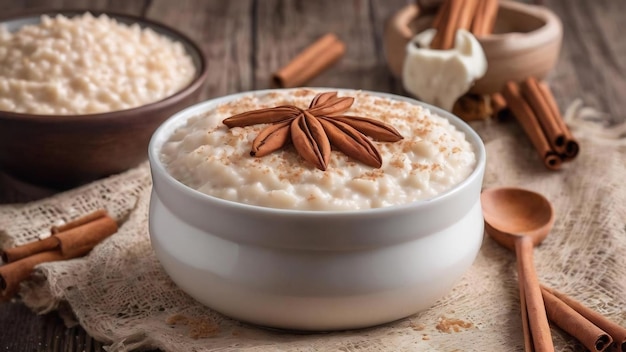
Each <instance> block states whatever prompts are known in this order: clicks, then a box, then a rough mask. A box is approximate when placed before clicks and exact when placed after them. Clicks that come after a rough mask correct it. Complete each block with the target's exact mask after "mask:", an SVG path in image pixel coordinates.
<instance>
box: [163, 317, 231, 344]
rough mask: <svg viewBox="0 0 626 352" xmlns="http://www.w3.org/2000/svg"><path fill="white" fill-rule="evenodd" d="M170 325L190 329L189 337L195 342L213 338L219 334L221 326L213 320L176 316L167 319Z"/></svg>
mask: <svg viewBox="0 0 626 352" xmlns="http://www.w3.org/2000/svg"><path fill="white" fill-rule="evenodd" d="M166 323H167V324H168V325H172V326H175V325H182V326H186V327H187V328H188V330H189V331H188V332H187V335H188V336H189V337H191V338H192V339H194V340H197V339H203V338H207V337H213V336H215V335H217V333H218V332H219V326H218V325H217V324H216V323H215V322H213V321H212V320H207V319H202V318H193V317H188V316H186V315H182V314H174V315H172V316H170V317H169V318H167V320H166Z"/></svg>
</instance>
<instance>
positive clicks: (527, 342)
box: [517, 260, 535, 352]
mask: <svg viewBox="0 0 626 352" xmlns="http://www.w3.org/2000/svg"><path fill="white" fill-rule="evenodd" d="M517 272H518V273H520V272H522V261H521V260H518V261H517ZM518 276H519V275H518ZM517 281H518V286H519V300H520V312H521V314H522V330H523V332H524V352H535V348H534V346H533V338H532V336H531V335H530V325H529V324H528V308H526V292H524V280H520V279H518V280H517Z"/></svg>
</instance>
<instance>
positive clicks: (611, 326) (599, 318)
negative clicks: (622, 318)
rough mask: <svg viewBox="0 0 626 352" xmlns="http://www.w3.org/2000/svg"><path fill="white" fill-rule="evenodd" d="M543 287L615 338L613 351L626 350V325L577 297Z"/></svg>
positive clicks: (612, 346) (621, 351)
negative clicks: (592, 307)
mask: <svg viewBox="0 0 626 352" xmlns="http://www.w3.org/2000/svg"><path fill="white" fill-rule="evenodd" d="M542 289H543V290H544V291H546V292H548V293H550V294H552V295H554V296H555V297H557V298H558V299H560V300H561V301H563V303H565V304H567V305H568V306H570V307H571V308H572V309H573V310H575V311H576V312H578V313H579V314H580V315H582V316H583V317H585V318H587V319H588V320H589V321H591V322H592V323H593V324H595V325H596V326H598V327H599V328H600V329H602V330H604V331H606V332H607V333H608V334H609V335H610V336H611V337H612V338H613V344H612V345H611V350H612V351H620V352H623V351H626V327H623V326H620V325H619V324H617V323H615V322H613V321H611V320H609V319H608V318H606V317H605V316H603V315H602V314H600V313H598V312H596V311H594V310H593V309H591V308H589V307H586V306H584V305H583V304H582V303H580V302H578V301H576V300H575V299H573V298H571V297H569V296H568V295H566V294H564V293H561V292H559V291H556V290H554V289H550V288H547V287H545V286H544V287H542Z"/></svg>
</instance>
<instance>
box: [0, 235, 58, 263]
mask: <svg viewBox="0 0 626 352" xmlns="http://www.w3.org/2000/svg"><path fill="white" fill-rule="evenodd" d="M58 247H59V239H58V238H56V237H55V236H50V237H48V238H45V239H43V240H41V241H35V242H30V243H27V244H25V245H22V246H18V247H13V248H5V249H4V250H2V252H1V253H0V256H1V257H2V261H4V262H5V263H12V262H14V261H16V260H20V259H22V258H26V257H28V256H31V255H33V254H37V253H40V252H44V251H50V250H54V249H57V248H58Z"/></svg>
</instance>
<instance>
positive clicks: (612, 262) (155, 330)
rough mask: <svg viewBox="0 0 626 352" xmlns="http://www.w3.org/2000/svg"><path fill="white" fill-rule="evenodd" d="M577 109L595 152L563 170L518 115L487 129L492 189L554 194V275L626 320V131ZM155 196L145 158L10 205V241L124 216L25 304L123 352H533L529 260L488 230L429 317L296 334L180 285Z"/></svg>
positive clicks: (549, 248) (28, 294) (29, 286)
mask: <svg viewBox="0 0 626 352" xmlns="http://www.w3.org/2000/svg"><path fill="white" fill-rule="evenodd" d="M574 109H575V110H576V111H573V112H572V111H570V112H569V116H577V118H578V119H577V120H575V121H570V124H571V126H572V128H573V130H574V133H575V134H576V135H577V137H578V138H579V141H580V143H581V154H580V155H579V156H578V158H577V159H576V160H574V161H573V162H570V163H568V164H566V165H565V169H564V170H562V171H560V172H552V171H548V170H546V169H545V168H544V167H543V165H542V163H541V162H540V161H539V159H538V157H537V155H536V153H535V151H534V150H533V149H532V147H531V145H530V143H529V142H528V140H527V138H526V136H524V135H523V134H522V133H521V132H520V129H519V128H518V127H517V126H516V125H515V124H514V123H496V122H493V121H487V122H476V123H474V124H473V127H474V128H475V129H476V131H477V132H478V133H479V134H480V135H481V137H482V138H483V140H484V142H485V145H486V148H487V155H488V162H487V169H486V174H485V181H484V185H485V187H489V186H500V185H508V186H519V187H525V188H529V189H533V190H535V191H538V192H541V193H543V194H544V195H546V196H547V198H548V199H550V200H551V201H552V202H553V203H554V206H555V209H556V224H555V227H554V229H553V231H552V233H551V235H550V236H549V237H548V238H547V239H546V241H545V242H544V243H543V244H542V245H541V246H540V247H538V248H537V249H536V250H535V264H536V267H537V272H538V274H539V277H540V280H541V281H542V282H543V283H545V284H547V285H548V286H550V287H554V288H556V289H558V290H560V291H562V292H564V293H567V294H569V295H571V296H573V297H574V298H576V299H578V300H580V301H583V302H584V303H585V304H586V305H588V306H590V307H592V308H594V309H596V310H597V311H599V312H601V313H602V314H605V315H606V316H608V317H609V318H611V319H612V320H614V321H616V322H618V323H620V324H622V325H624V324H626V311H625V310H624V307H626V296H625V295H624V294H623V293H624V292H626V256H625V255H624V253H626V234H625V231H626V228H625V225H626V187H624V185H623V178H624V175H626V139H624V137H625V136H624V135H619V134H617V133H615V132H613V133H610V132H607V131H608V130H606V129H602V128H599V127H597V125H596V124H594V123H591V122H589V123H588V122H586V121H585V120H584V115H585V114H584V112H585V111H584V109H582V108H581V106H580V105H578V106H577V107H574ZM576 126H582V127H581V128H579V129H576ZM611 131H616V130H615V129H612V130H611ZM620 138H621V139H620ZM150 191H151V183H150V171H149V168H148V165H147V164H143V165H141V166H139V167H137V168H135V169H133V170H130V171H127V172H125V173H123V174H120V175H116V176H113V177H111V178H108V179H104V180H101V181H97V182H95V183H92V184H89V185H87V186H84V187H82V188H78V189H75V190H72V191H69V192H66V193H62V194H58V195H55V196H52V197H50V198H46V199H43V200H40V201H36V202H31V203H27V204H22V205H8V206H2V207H0V245H2V246H7V245H19V244H23V243H26V242H29V241H32V240H35V239H37V238H38V237H39V236H40V234H42V233H43V232H45V231H47V230H48V229H49V227H50V225H51V224H52V223H53V222H55V221H56V220H58V219H60V218H67V219H70V218H74V217H77V216H79V215H81V214H85V213H87V212H89V211H92V210H95V209H98V208H106V209H107V210H108V211H109V212H110V213H111V215H112V216H114V217H115V218H116V219H118V220H121V221H122V225H121V227H120V229H119V231H118V232H117V233H116V234H115V235H113V236H111V237H110V238H108V239H106V240H105V241H104V242H102V243H101V244H99V245H98V246H97V247H96V248H94V250H93V251H92V252H91V253H90V254H89V255H88V256H86V257H84V258H79V259H74V260H69V261H63V262H55V263H46V264H42V265H40V266H39V267H38V268H37V269H36V272H35V275H34V277H33V278H32V279H31V280H29V281H27V282H25V283H23V285H22V288H21V292H20V294H21V297H22V299H23V302H24V303H25V304H26V305H27V306H28V307H30V308H31V309H32V310H33V311H35V312H38V313H46V312H50V311H53V310H55V309H58V310H59V312H60V313H61V314H62V316H63V317H64V318H65V321H66V322H67V323H68V324H73V323H79V324H81V325H82V326H83V328H85V329H86V331H87V332H88V333H89V334H90V335H91V336H93V337H94V338H96V339H98V340H100V341H103V342H105V343H106V344H108V346H107V347H106V348H107V350H109V351H128V350H134V349H140V348H141V349H148V348H160V349H162V350H164V351H213V350H220V351H328V350H333V351H334V350H337V351H344V352H348V351H357V350H358V351H416V350H417V351H518V350H523V336H522V327H521V321H520V311H519V298H518V286H517V278H516V272H515V268H516V266H515V257H514V255H513V254H512V253H510V252H508V251H507V250H505V249H503V248H501V247H499V246H498V245H497V244H496V243H495V242H493V241H492V240H491V239H490V238H488V237H485V239H484V242H483V246H482V248H481V251H480V253H479V255H478V257H477V259H476V261H475V263H474V265H473V266H472V267H471V269H470V270H469V271H468V272H467V273H466V274H465V275H464V277H463V278H462V280H461V281H460V282H459V283H458V284H457V285H456V287H455V288H454V289H453V290H452V291H451V292H450V293H449V294H448V295H447V296H445V297H444V298H442V299H441V300H439V301H438V302H437V303H436V304H435V305H434V306H433V307H432V308H430V309H428V310H427V311H424V312H422V313H419V314H416V315H413V316H411V317H408V318H405V319H402V320H399V321H396V322H393V323H389V324H386V325H383V326H378V327H374V328H369V329H361V330H356V331H344V332H332V333H312V334H295V333H289V332H284V331H276V330H269V329H263V328H259V327H254V326H250V325H247V324H243V323H240V322H238V321H235V320H232V319H229V318H227V317H224V316H222V315H220V314H218V313H216V312H214V311H212V310H211V309H209V308H207V307H204V306H203V305H201V304H199V303H197V302H196V301H194V300H193V299H192V298H190V297H189V296H187V295H186V294H185V293H183V292H182V291H180V290H179V289H178V288H177V287H176V286H175V285H174V284H173V282H172V281H171V280H170V279H169V278H168V276H167V275H166V274H165V272H164V271H163V269H162V268H161V266H160V265H159V263H158V261H157V259H156V257H155V255H154V253H153V251H152V249H151V246H150V239H149V235H148V205H149V199H150ZM552 331H553V338H554V340H555V345H556V350H557V351H575V350H582V347H581V346H580V345H578V344H577V343H576V342H575V341H574V340H573V339H572V338H570V337H569V336H567V335H565V334H564V333H563V332H561V331H560V330H559V329H558V328H553V330H552Z"/></svg>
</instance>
